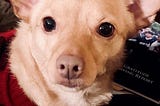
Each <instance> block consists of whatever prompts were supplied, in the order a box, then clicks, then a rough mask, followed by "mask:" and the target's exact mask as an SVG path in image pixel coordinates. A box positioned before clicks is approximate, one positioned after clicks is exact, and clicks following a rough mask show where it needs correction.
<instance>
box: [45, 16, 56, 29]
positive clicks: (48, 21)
mask: <svg viewBox="0 0 160 106" xmlns="http://www.w3.org/2000/svg"><path fill="white" fill-rule="evenodd" d="M43 27H44V29H45V31H47V32H51V31H52V30H55V29H56V22H55V20H54V19H53V18H52V17H45V18H44V19H43Z"/></svg>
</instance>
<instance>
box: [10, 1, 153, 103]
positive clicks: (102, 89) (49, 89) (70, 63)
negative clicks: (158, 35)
mask: <svg viewBox="0 0 160 106" xmlns="http://www.w3.org/2000/svg"><path fill="white" fill-rule="evenodd" d="M155 1H156V0H155ZM144 2H154V0H145V1H144ZM139 3H140V2H139ZM139 3H137V2H134V1H132V0H12V4H13V7H14V11H15V14H16V15H17V16H18V17H19V18H21V19H22V20H21V22H20V23H19V27H18V28H17V34H16V37H15V39H14V40H13V42H12V44H11V47H10V48H11V52H10V63H11V64H10V66H11V71H12V73H13V74H14V75H15V76H16V78H17V80H18V82H19V85H20V86H21V87H22V88H23V90H24V92H25V94H26V95H27V96H28V97H29V99H30V100H32V101H33V102H35V103H36V104H37V105H39V106H89V105H92V106H96V105H101V104H103V103H108V102H109V101H110V100H111V97H112V94H111V83H112V77H113V73H114V72H115V70H116V69H117V68H119V67H120V66H121V64H122V58H123V55H124V54H123V51H124V45H125V41H126V39H127V38H128V37H129V36H128V35H130V34H133V33H134V32H135V31H136V30H137V28H140V27H141V26H144V25H146V24H148V23H149V20H148V19H149V18H148V17H150V16H152V15H153V12H151V13H150V12H148V13H147V15H145V17H143V16H144V15H143V14H144V13H146V12H145V9H143V8H142V7H145V6H146V5H147V3H146V4H145V3H144V5H139ZM154 13H155V12H154ZM150 19H151V18H150Z"/></svg>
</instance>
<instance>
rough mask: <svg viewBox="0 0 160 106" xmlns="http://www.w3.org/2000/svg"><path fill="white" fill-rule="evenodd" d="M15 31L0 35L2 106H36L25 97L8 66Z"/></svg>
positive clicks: (0, 90)
mask: <svg viewBox="0 0 160 106" xmlns="http://www.w3.org/2000/svg"><path fill="white" fill-rule="evenodd" d="M14 34H15V30H11V31H9V32H5V33H0V106H36V105H35V104H34V103H33V102H32V101H30V100H29V98H28V97H27V96H26V95H25V93H24V92H23V90H22V88H20V86H19V85H18V82H17V79H16V78H15V77H14V75H13V74H12V73H11V72H10V69H9V65H8V52H9V50H8V45H9V44H10V42H11V40H12V38H13V37H14Z"/></svg>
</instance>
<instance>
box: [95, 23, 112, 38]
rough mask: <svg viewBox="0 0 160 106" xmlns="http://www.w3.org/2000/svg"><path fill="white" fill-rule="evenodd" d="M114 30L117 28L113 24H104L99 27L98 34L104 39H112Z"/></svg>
mask: <svg viewBox="0 0 160 106" xmlns="http://www.w3.org/2000/svg"><path fill="white" fill-rule="evenodd" d="M114 29H115V28H114V26H113V25H112V24H110V23H108V22H104V23H102V24H101V25H100V26H99V27H98V31H97V32H98V33H99V34H100V35H101V36H103V37H110V36H112V34H113V32H114Z"/></svg>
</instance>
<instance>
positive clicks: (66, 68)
mask: <svg viewBox="0 0 160 106" xmlns="http://www.w3.org/2000/svg"><path fill="white" fill-rule="evenodd" d="M56 62H57V63H56V66H57V69H58V72H59V74H60V75H61V76H62V77H63V78H67V79H68V80H70V79H76V78H79V76H80V75H81V73H82V70H83V68H84V62H83V60H82V59H81V58H80V57H77V56H73V55H61V56H60V57H59V58H58V59H57V61H56Z"/></svg>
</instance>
